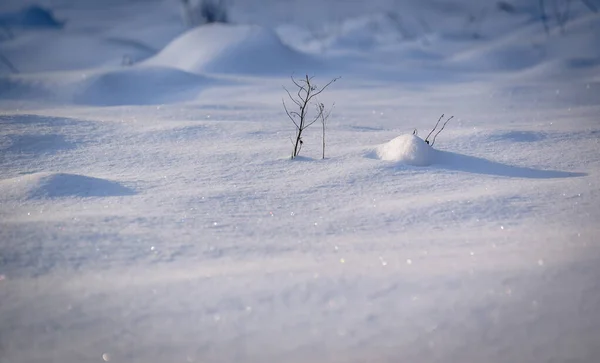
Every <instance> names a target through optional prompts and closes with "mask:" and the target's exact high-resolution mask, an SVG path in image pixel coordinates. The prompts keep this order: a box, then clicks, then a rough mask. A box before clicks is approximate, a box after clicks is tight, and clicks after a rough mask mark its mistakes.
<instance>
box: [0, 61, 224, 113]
mask: <svg viewBox="0 0 600 363" xmlns="http://www.w3.org/2000/svg"><path fill="white" fill-rule="evenodd" d="M216 83H217V81H216V80H213V79H211V78H208V77H205V76H201V75H198V74H192V73H188V72H184V71H181V70H178V69H172V68H164V67H148V66H133V67H127V68H118V69H111V70H94V71H88V72H80V71H75V72H63V73H60V74H31V75H8V76H4V77H1V76H0V99H20V98H29V99H43V100H44V101H56V102H63V103H76V104H80V105H93V106H121V105H154V104H167V103H175V102H185V101H188V100H191V99H194V98H195V97H197V96H198V94H199V93H200V92H201V91H202V90H204V89H205V88H206V87H208V86H211V85H214V84H216Z"/></svg>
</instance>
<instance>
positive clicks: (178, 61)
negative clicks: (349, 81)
mask: <svg viewBox="0 0 600 363" xmlns="http://www.w3.org/2000/svg"><path fill="white" fill-rule="evenodd" d="M145 63H146V64H150V65H160V66H167V67H175V68H179V69H182V70H185V71H188V72H196V73H203V72H207V73H233V74H236V73H238V74H247V73H258V74H271V73H286V74H291V73H294V72H295V73H306V72H307V71H308V70H314V69H315V68H319V65H320V63H319V62H318V61H317V60H315V59H313V58H311V57H310V56H308V55H306V54H303V53H300V52H298V51H296V50H293V49H291V48H290V47H288V46H286V45H285V44H283V43H282V42H281V40H280V39H279V37H278V36H277V35H276V34H275V33H274V32H273V31H271V30H269V29H266V28H262V27H259V26H256V25H226V24H210V25H205V26H201V27H198V28H196V29H192V30H190V31H188V32H186V33H184V34H183V35H181V36H179V37H178V38H176V39H175V40H173V41H172V42H171V43H170V44H169V45H168V46H167V47H166V48H165V49H163V50H162V51H161V52H160V53H159V54H157V55H156V56H154V57H152V58H150V59H148V60H147V61H146V62H145Z"/></svg>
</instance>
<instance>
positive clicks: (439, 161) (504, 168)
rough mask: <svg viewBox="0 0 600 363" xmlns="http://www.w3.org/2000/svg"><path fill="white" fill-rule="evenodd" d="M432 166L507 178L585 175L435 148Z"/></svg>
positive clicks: (584, 174) (547, 177)
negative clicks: (434, 160)
mask: <svg viewBox="0 0 600 363" xmlns="http://www.w3.org/2000/svg"><path fill="white" fill-rule="evenodd" d="M435 159H436V163H435V164H434V165H433V166H434V167H437V168H440V169H446V170H455V171H462V172H467V173H474V174H485V175H496V176H504V177H509V178H528V179H555V178H574V177H582V176H586V175H587V174H586V173H574V172H567V171H557V170H542V169H532V168H526V167H521V166H512V165H507V164H502V163H498V162H495V161H490V160H487V159H482V158H478V157H475V156H469V155H463V154H457V153H453V152H449V151H439V150H436V158H435Z"/></svg>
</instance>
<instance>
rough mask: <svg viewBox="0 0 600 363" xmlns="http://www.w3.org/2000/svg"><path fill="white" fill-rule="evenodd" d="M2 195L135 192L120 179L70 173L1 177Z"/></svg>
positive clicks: (19, 197) (41, 196) (31, 196)
mask: <svg viewBox="0 0 600 363" xmlns="http://www.w3.org/2000/svg"><path fill="white" fill-rule="evenodd" d="M0 194H1V195H2V196H3V197H6V196H9V197H10V199H14V200H29V199H44V198H64V197H112V196H125V195H133V194H135V191H134V190H133V189H131V188H128V187H126V186H123V185H122V184H120V183H119V182H116V181H112V180H107V179H102V178H94V177H91V176H86V175H77V174H67V173H33V174H25V175H23V176H20V177H17V178H12V179H5V180H0Z"/></svg>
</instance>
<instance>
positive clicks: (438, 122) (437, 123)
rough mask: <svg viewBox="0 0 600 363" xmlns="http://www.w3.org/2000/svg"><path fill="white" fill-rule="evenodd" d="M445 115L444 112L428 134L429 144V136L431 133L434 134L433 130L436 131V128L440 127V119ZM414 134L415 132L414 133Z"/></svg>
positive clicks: (426, 140)
mask: <svg viewBox="0 0 600 363" xmlns="http://www.w3.org/2000/svg"><path fill="white" fill-rule="evenodd" d="M443 117H444V114H442V116H440V118H439V119H438V120H437V122H436V123H435V126H434V127H433V129H432V130H431V132H430V133H429V134H428V135H427V137H426V138H425V142H426V143H428V144H429V136H431V134H433V132H434V131H435V129H436V128H437V127H438V125H439V124H440V121H441V120H442V118H443ZM413 134H414V133H413Z"/></svg>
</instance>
